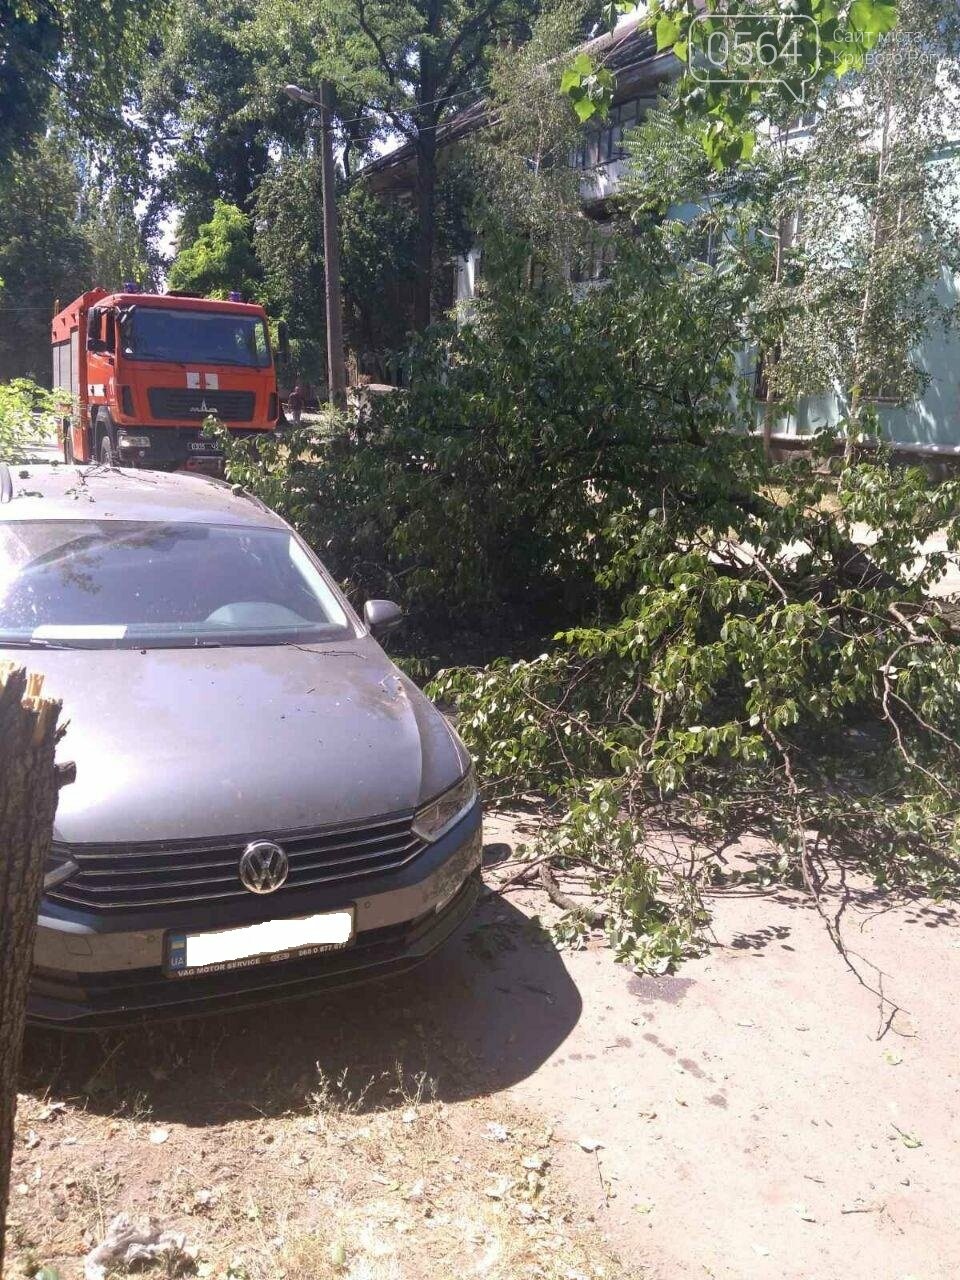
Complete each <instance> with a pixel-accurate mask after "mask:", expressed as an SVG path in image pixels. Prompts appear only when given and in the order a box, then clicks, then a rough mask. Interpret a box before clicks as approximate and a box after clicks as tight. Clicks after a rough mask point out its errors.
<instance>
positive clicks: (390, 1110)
mask: <svg viewBox="0 0 960 1280" xmlns="http://www.w3.org/2000/svg"><path fill="white" fill-rule="evenodd" d="M66 1052H70V1042H67V1049H66ZM108 1070H109V1063H108V1062H104V1063H103V1064H102V1066H101V1068H99V1069H98V1070H96V1071H94V1073H93V1075H92V1077H91V1078H90V1080H88V1081H87V1084H88V1086H90V1085H92V1086H93V1090H94V1092H93V1093H92V1094H91V1093H90V1092H89V1091H88V1092H87V1093H86V1096H85V1097H84V1096H81V1097H79V1098H77V1099H70V1100H67V1101H64V1100H63V1099H62V1098H61V1099H58V1100H57V1101H56V1102H51V1101H50V1100H49V1098H48V1097H47V1096H44V1095H43V1094H41V1093H38V1092H34V1093H26V1094H23V1095H21V1098H20V1105H19V1112H18V1123H17V1142H16V1151H15V1159H14V1175H13V1202H12V1204H11V1214H10V1217H11V1223H10V1237H9V1246H10V1256H9V1264H10V1274H11V1275H12V1276H31V1275H35V1274H36V1273H37V1271H38V1269H39V1268H41V1267H42V1266H45V1265H46V1266H49V1265H53V1266H55V1267H57V1268H58V1269H59V1271H60V1274H61V1276H62V1277H64V1278H65V1280H66V1278H67V1277H74V1276H76V1277H79V1276H81V1275H82V1259H83V1256H84V1255H85V1254H86V1253H87V1252H88V1250H89V1249H90V1248H91V1247H92V1246H93V1245H94V1244H95V1243H97V1242H99V1241H100V1240H101V1239H102V1238H103V1235H104V1232H105V1230H106V1227H107V1226H108V1224H109V1222H110V1220H111V1219H112V1218H113V1216H114V1215H115V1214H116V1213H118V1212H126V1213H128V1214H130V1215H131V1216H132V1217H134V1218H141V1219H142V1218H150V1219H153V1220H154V1221H155V1222H157V1223H159V1224H162V1225H163V1226H164V1227H172V1228H176V1229H178V1230H181V1231H184V1232H185V1233H186V1235H187V1238H188V1240H189V1241H190V1242H191V1243H192V1244H193V1245H195V1246H196V1247H197V1251H198V1252H197V1261H196V1272H197V1274H198V1275H199V1276H210V1277H224V1280H334V1278H340V1280H407V1278H408V1277H409V1278H410V1280H447V1278H449V1277H458V1278H459V1277H461V1276H480V1277H489V1278H490V1280H514V1277H527V1276H529V1277H538V1278H540V1280H568V1278H570V1277H578V1278H579V1277H582V1278H583V1280H587V1278H591V1280H592V1278H593V1277H606V1278H607V1280H615V1278H616V1277H619V1276H621V1275H623V1274H624V1273H623V1272H622V1271H621V1270H620V1269H619V1267H618V1265H617V1264H616V1263H615V1262H614V1261H613V1260H612V1259H611V1258H610V1257H609V1256H603V1255H602V1249H598V1248H597V1247H596V1246H594V1245H593V1244H592V1243H591V1241H590V1239H589V1234H588V1231H589V1224H588V1223H587V1222H585V1221H581V1220H579V1218H578V1213H577V1210H576V1209H575V1207H574V1205H573V1204H572V1202H571V1201H570V1200H569V1199H568V1197H567V1196H566V1195H565V1193H564V1191H563V1189H562V1187H561V1186H560V1185H559V1184H558V1180H557V1178H556V1176H555V1175H554V1173H553V1171H552V1167H551V1166H552V1154H553V1151H554V1142H555V1139H554V1135H553V1133H552V1131H551V1128H550V1127H549V1126H548V1125H546V1124H545V1123H543V1122H542V1121H540V1120H539V1119H538V1118H536V1117H534V1116H529V1115H518V1114H517V1113H516V1112H514V1111H511V1110H510V1109H508V1108H506V1107H504V1106H502V1105H500V1104H499V1103H498V1102H497V1101H496V1100H495V1099H491V1098H484V1097H480V1098H472V1099H466V1100H464V1101H456V1102H453V1103H450V1102H445V1101H442V1100H439V1099H438V1098H437V1097H436V1096H435V1091H434V1089H433V1086H432V1082H431V1080H430V1079H429V1078H427V1077H426V1076H425V1075H424V1074H422V1073H420V1074H416V1075H412V1076H411V1075H408V1074H407V1073H406V1072H405V1070H404V1068H403V1067H402V1066H400V1065H399V1064H398V1065H397V1067H396V1068H395V1069H394V1070H393V1071H391V1072H384V1073H381V1075H380V1076H379V1077H365V1078H359V1077H358V1078H357V1079H354V1078H353V1077H352V1076H351V1073H350V1071H349V1070H348V1069H345V1070H342V1071H340V1072H339V1073H338V1074H337V1075H336V1076H331V1075H328V1074H326V1073H325V1072H324V1071H323V1070H322V1069H319V1068H318V1070H317V1072H316V1075H315V1078H314V1079H312V1080H310V1081H309V1082H306V1087H305V1089H304V1092H303V1095H302V1099H301V1101H300V1104H299V1105H295V1106H292V1107H289V1108H288V1109H287V1110H286V1111H284V1112H283V1113H282V1114H275V1115H274V1114H271V1115H253V1116H251V1118H250V1119H235V1120H231V1121H229V1122H228V1123H224V1124H218V1125H214V1126H212V1127H197V1126H196V1125H192V1124H184V1123H175V1122H167V1121H165V1120H157V1119H156V1118H155V1117H154V1116H153V1115H151V1108H150V1096H151V1081H150V1080H149V1079H148V1080H145V1081H144V1082H143V1089H142V1090H141V1091H138V1090H137V1089H136V1088H135V1087H130V1085H131V1082H129V1081H128V1082H127V1086H126V1088H125V1090H124V1093H123V1096H122V1097H117V1098H116V1099H115V1100H114V1105H113V1110H112V1114H111V1113H110V1112H109V1110H108V1109H107V1108H105V1107H104V1106H102V1105H98V1106H97V1107H96V1108H94V1107H91V1105H90V1101H91V1097H93V1098H96V1097H97V1094H96V1089H97V1086H98V1079H102V1078H103V1076H104V1075H105V1074H106V1073H108ZM165 1070H166V1068H165V1067H163V1066H162V1065H161V1066H159V1067H158V1068H157V1071H159V1072H160V1073H161V1074H162V1073H163V1072H165ZM187 1079H189V1077H187ZM132 1083H134V1084H135V1082H132ZM187 1087H189V1085H187Z"/></svg>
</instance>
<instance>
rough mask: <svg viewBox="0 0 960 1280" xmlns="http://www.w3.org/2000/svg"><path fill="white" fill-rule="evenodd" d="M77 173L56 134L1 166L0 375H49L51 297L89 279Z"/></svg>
mask: <svg viewBox="0 0 960 1280" xmlns="http://www.w3.org/2000/svg"><path fill="white" fill-rule="evenodd" d="M79 201H80V181H79V178H78V176H77V172H76V169H75V168H74V166H73V164H72V163H71V158H70V150H69V147H68V146H67V145H66V142H65V140H64V139H63V138H62V137H60V136H58V135H53V134H52V135H50V136H49V137H47V138H43V139H41V140H40V141H39V142H37V143H35V144H34V146H33V147H32V148H31V150H30V151H28V152H27V153H26V154H24V155H22V156H18V157H17V158H16V159H15V160H14V161H13V162H12V163H11V164H9V165H8V166H7V167H6V169H5V170H4V171H3V173H2V174H0V281H2V284H0V318H2V321H3V323H2V324H0V379H7V378H12V377H21V376H29V377H32V378H34V379H36V380H37V381H43V382H47V381H48V380H49V376H50V320H51V317H52V316H53V314H54V312H55V310H56V306H57V302H58V300H59V302H60V304H61V305H65V304H66V303H67V302H70V301H71V300H72V299H73V298H74V297H75V296H76V295H77V294H78V293H81V292H82V291H83V290H84V289H87V288H89V287H90V285H91V283H92V281H91V279H90V269H91V253H90V244H89V241H88V240H87V238H86V237H85V236H84V234H83V231H82V230H81V228H80V227H79V226H78V224H77V214H78V208H79Z"/></svg>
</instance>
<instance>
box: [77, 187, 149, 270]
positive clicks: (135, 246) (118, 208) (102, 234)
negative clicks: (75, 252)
mask: <svg viewBox="0 0 960 1280" xmlns="http://www.w3.org/2000/svg"><path fill="white" fill-rule="evenodd" d="M80 203H81V214H80V218H81V221H80V227H81V230H82V232H83V235H84V237H85V239H86V240H87V243H88V244H89V246H90V281H91V284H98V285H101V286H102V287H103V288H104V289H119V288H120V287H121V286H122V285H123V284H124V282H125V281H128V280H134V281H136V282H137V283H138V284H140V285H141V286H142V287H143V288H145V289H150V288H152V287H154V285H155V283H156V270H155V265H154V262H153V261H152V257H153V255H152V252H151V248H150V245H149V243H148V238H147V228H146V227H145V226H144V223H143V221H142V219H141V218H140V217H139V216H138V212H137V208H136V203H135V201H134V200H133V199H132V198H131V196H129V195H128V194H127V193H126V192H125V191H124V190H123V188H122V187H121V186H120V185H119V184H117V183H115V182H106V181H97V182H92V183H89V184H88V185H87V186H86V187H85V189H84V190H83V193H82V197H81V202H80Z"/></svg>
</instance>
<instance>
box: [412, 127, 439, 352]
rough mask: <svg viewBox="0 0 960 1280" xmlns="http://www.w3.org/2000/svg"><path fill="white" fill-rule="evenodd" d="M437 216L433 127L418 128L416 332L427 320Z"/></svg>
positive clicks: (414, 302)
mask: <svg viewBox="0 0 960 1280" xmlns="http://www.w3.org/2000/svg"><path fill="white" fill-rule="evenodd" d="M436 218H437V131H436V127H435V126H432V125H431V126H429V127H425V128H422V129H421V130H420V134H419V137H418V138H417V255H416V280H415V282H414V294H413V327H414V329H415V330H416V331H417V332H418V333H419V332H421V331H422V330H423V329H426V327H427V325H429V323H430V313H431V306H430V295H431V293H432V292H433V242H434V239H435V235H436Z"/></svg>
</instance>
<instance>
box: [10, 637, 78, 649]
mask: <svg viewBox="0 0 960 1280" xmlns="http://www.w3.org/2000/svg"><path fill="white" fill-rule="evenodd" d="M79 647H80V646H78V645H73V644H64V643H63V641H62V640H39V639H34V638H33V637H31V638H30V639H28V640H5V639H4V638H3V637H2V636H0V649H76V648H79Z"/></svg>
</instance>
